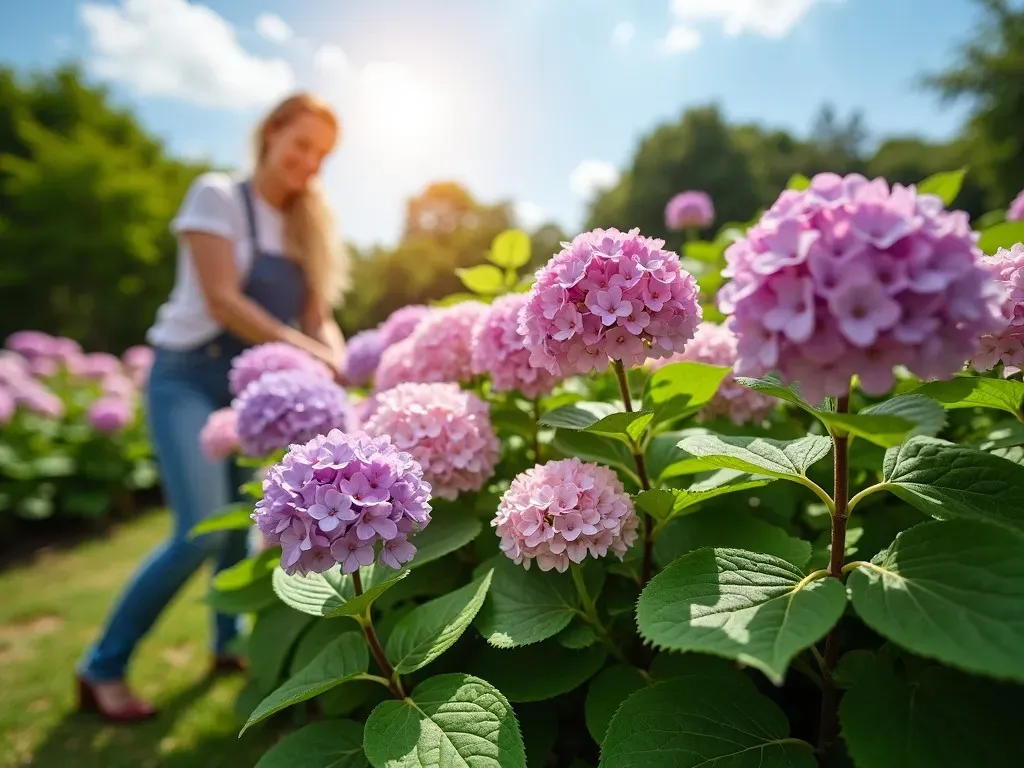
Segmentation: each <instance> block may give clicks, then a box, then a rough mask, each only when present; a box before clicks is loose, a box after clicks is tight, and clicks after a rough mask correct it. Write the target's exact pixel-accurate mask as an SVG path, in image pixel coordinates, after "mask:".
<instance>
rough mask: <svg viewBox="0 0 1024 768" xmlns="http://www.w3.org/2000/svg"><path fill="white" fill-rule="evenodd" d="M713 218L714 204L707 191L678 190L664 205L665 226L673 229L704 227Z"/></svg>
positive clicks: (709, 223) (712, 220)
mask: <svg viewBox="0 0 1024 768" xmlns="http://www.w3.org/2000/svg"><path fill="white" fill-rule="evenodd" d="M714 220H715V206H714V203H712V202H711V197H710V196H709V195H708V193H707V192H699V191H696V190H689V191H686V192H680V193H679V194H678V195H676V196H675V197H673V198H672V199H671V200H669V201H668V204H667V205H666V206H665V226H666V227H668V228H669V229H670V230H673V231H676V232H678V231H680V230H684V229H706V228H707V227H710V226H711V224H712V223H713V222H714Z"/></svg>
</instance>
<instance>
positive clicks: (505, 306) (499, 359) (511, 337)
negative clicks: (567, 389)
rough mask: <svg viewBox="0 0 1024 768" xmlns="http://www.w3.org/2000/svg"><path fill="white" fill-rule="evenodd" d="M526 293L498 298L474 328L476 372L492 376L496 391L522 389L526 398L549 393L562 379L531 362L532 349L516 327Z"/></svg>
mask: <svg viewBox="0 0 1024 768" xmlns="http://www.w3.org/2000/svg"><path fill="white" fill-rule="evenodd" d="M525 305H526V294H523V293H510V294H508V295H507V296H501V297H499V298H497V299H495V300H494V302H493V303H492V304H491V306H490V308H489V309H488V310H487V312H485V313H484V314H483V315H481V316H480V318H479V319H478V320H477V322H476V326H474V328H473V345H472V346H473V372H474V373H477V374H487V375H489V376H490V377H491V387H492V389H494V391H495V392H508V391H511V390H519V391H520V392H522V393H523V394H524V395H525V396H526V397H539V396H540V395H544V394H547V393H549V392H550V391H551V390H552V389H554V386H555V384H556V383H557V382H558V379H557V377H555V376H552V375H551V374H550V373H548V372H547V371H546V370H544V369H542V368H534V367H533V366H531V365H530V352H529V350H528V349H527V348H526V346H525V345H524V344H523V337H522V336H520V335H519V333H518V331H517V330H516V329H517V328H518V326H519V311H520V310H521V309H522V308H523V307H524V306H525Z"/></svg>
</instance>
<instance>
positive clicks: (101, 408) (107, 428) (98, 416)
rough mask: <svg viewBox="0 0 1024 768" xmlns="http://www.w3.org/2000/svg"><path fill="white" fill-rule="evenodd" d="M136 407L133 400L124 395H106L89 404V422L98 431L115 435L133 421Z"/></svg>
mask: <svg viewBox="0 0 1024 768" xmlns="http://www.w3.org/2000/svg"><path fill="white" fill-rule="evenodd" d="M134 415H135V408H134V406H133V404H132V401H131V400H129V399H126V398H123V397H110V396H105V397H101V398H100V399H98V400H97V401H96V402H94V403H93V404H92V405H91V406H89V412H88V417H89V423H90V424H91V425H92V428H93V429H95V430H96V431H97V432H100V433H102V434H104V435H113V434H116V433H118V432H120V431H121V430H123V429H124V428H125V427H127V426H128V425H129V424H131V422H132V418H133V417H134Z"/></svg>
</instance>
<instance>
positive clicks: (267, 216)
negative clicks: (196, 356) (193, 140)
mask: <svg viewBox="0 0 1024 768" xmlns="http://www.w3.org/2000/svg"><path fill="white" fill-rule="evenodd" d="M238 181H239V180H238V179H236V178H233V177H232V176H229V175H228V174H226V173H204V174H203V175H202V176H200V177H199V178H197V179H196V180H195V181H194V182H192V186H191V187H190V188H189V190H188V193H187V194H186V195H185V200H184V202H183V203H182V204H181V208H180V209H179V210H178V215H177V216H175V218H174V221H172V222H171V231H172V232H174V234H175V235H177V236H178V260H177V271H176V274H175V278H174V288H173V289H172V290H171V295H170V298H168V300H167V301H166V302H165V303H164V304H163V306H161V307H160V309H159V310H158V311H157V314H156V322H155V323H154V324H153V326H152V327H151V328H150V329H149V332H148V334H147V335H146V338H147V340H148V341H149V343H150V344H152V345H153V346H156V347H165V348H168V349H189V348H191V347H196V346H199V345H200V344H205V343H206V342H207V341H210V340H211V339H213V338H215V337H216V336H217V335H218V334H219V333H220V332H221V330H222V328H221V326H220V325H218V324H217V322H216V321H215V320H214V319H213V318H212V317H210V313H209V312H208V311H207V309H206V299H205V297H204V296H203V290H202V287H201V286H200V284H199V278H198V275H196V270H195V265H194V264H193V261H192V251H191V249H190V248H189V247H188V243H186V242H185V239H184V238H183V237H182V233H184V232H206V233H209V234H212V235H220V236H221V237H224V238H227V239H228V240H230V241H231V242H232V243H234V246H235V263H236V264H237V265H238V272H239V275H240V279H241V280H242V281H243V284H244V281H245V278H246V275H247V274H248V272H249V268H250V267H251V266H252V250H253V247H252V243H250V242H249V227H248V224H247V223H246V217H245V202H244V200H243V198H242V193H241V190H240V189H239V187H238ZM252 197H253V201H252V202H253V209H254V213H255V216H256V239H257V240H258V241H259V246H260V250H261V251H262V252H263V253H265V254H275V255H280V254H282V253H283V252H284V246H283V240H284V238H283V230H284V222H283V219H282V217H281V212H280V211H279V210H277V209H276V208H274V207H273V206H271V205H270V204H269V203H267V202H266V201H265V200H263V199H262V198H261V197H260V196H259V195H258V194H257V193H256V191H255V190H253V191H252Z"/></svg>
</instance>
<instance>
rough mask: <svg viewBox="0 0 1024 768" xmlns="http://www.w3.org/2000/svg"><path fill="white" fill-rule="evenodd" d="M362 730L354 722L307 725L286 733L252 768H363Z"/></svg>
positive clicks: (358, 724) (364, 757)
mask: <svg viewBox="0 0 1024 768" xmlns="http://www.w3.org/2000/svg"><path fill="white" fill-rule="evenodd" d="M368 765H369V763H368V762H367V761H366V755H364V754H363V726H362V724H361V723H357V722H355V721H354V720H325V721H323V722H319V723H310V724H309V725H306V726H304V727H302V728H300V729H299V730H297V731H295V732H294V733H289V734H288V735H287V736H285V737H284V738H283V739H281V740H280V741H279V742H277V743H276V744H274V746H272V747H271V748H270V749H269V750H267V751H266V752H265V753H263V757H261V758H260V761H259V762H258V763H256V768H366V766H368Z"/></svg>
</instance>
